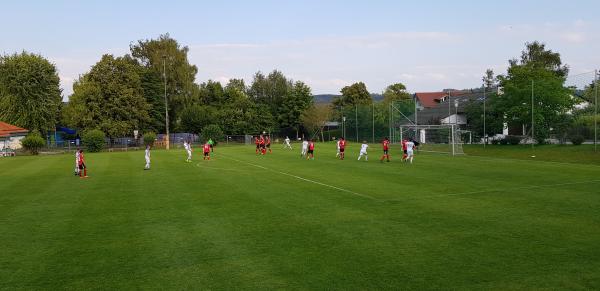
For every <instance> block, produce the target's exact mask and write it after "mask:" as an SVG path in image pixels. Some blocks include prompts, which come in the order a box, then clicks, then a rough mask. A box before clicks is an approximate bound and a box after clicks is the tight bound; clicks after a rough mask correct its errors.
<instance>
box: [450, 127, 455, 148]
mask: <svg viewBox="0 0 600 291" xmlns="http://www.w3.org/2000/svg"><path fill="white" fill-rule="evenodd" d="M450 128H451V130H452V132H451V133H450V134H451V135H452V155H453V156H454V155H455V151H454V124H451V125H450Z"/></svg>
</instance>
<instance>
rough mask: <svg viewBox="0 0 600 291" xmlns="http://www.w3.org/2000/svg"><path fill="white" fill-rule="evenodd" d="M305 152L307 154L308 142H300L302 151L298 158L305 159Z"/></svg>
mask: <svg viewBox="0 0 600 291" xmlns="http://www.w3.org/2000/svg"><path fill="white" fill-rule="evenodd" d="M307 152H308V141H307V140H306V139H305V140H303V141H302V151H301V152H300V156H301V157H306V153H307Z"/></svg>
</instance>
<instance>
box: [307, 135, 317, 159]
mask: <svg viewBox="0 0 600 291" xmlns="http://www.w3.org/2000/svg"><path fill="white" fill-rule="evenodd" d="M309 158H310V159H311V160H314V159H315V141H314V140H312V139H311V140H310V143H308V152H307V156H306V159H307V160H308V159H309Z"/></svg>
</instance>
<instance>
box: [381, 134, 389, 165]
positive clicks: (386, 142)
mask: <svg viewBox="0 0 600 291" xmlns="http://www.w3.org/2000/svg"><path fill="white" fill-rule="evenodd" d="M381 145H382V146H383V156H381V159H380V160H379V161H380V162H382V163H383V159H385V158H387V161H388V163H389V162H390V154H389V150H390V140H389V139H388V138H387V137H386V138H384V139H383V141H382V142H381Z"/></svg>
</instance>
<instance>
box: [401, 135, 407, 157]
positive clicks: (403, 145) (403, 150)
mask: <svg viewBox="0 0 600 291" xmlns="http://www.w3.org/2000/svg"><path fill="white" fill-rule="evenodd" d="M407 142H408V141H407V140H406V139H403V140H402V152H403V153H402V161H403V162H404V161H405V160H406V157H407V154H406V143H407Z"/></svg>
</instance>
